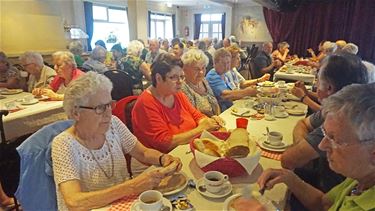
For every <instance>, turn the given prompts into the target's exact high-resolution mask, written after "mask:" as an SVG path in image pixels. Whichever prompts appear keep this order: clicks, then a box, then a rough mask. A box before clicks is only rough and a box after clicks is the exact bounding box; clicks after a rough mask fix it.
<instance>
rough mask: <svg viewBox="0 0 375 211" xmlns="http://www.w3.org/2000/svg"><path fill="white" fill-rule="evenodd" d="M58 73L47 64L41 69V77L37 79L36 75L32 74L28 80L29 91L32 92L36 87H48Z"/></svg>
mask: <svg viewBox="0 0 375 211" xmlns="http://www.w3.org/2000/svg"><path fill="white" fill-rule="evenodd" d="M55 75H56V71H55V70H54V69H52V68H50V67H48V66H46V65H44V66H43V68H42V70H41V71H40V78H39V80H37V79H36V78H35V76H34V75H30V77H29V80H28V81H27V91H28V92H32V91H33V89H35V88H48V85H49V84H50V83H51V82H52V80H53V79H54V77H55Z"/></svg>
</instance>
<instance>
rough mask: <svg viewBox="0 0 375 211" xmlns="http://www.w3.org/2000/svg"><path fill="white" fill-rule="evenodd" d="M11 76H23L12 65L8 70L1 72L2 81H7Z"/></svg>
mask: <svg viewBox="0 0 375 211" xmlns="http://www.w3.org/2000/svg"><path fill="white" fill-rule="evenodd" d="M9 78H17V79H20V78H21V76H20V71H19V70H18V69H17V68H16V67H14V66H12V65H10V66H9V68H8V70H7V71H5V72H0V82H7V81H8V79H9Z"/></svg>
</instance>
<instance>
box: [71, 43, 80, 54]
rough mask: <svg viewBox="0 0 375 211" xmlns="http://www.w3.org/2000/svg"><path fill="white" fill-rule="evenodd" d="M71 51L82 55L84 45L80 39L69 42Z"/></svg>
mask: <svg viewBox="0 0 375 211" xmlns="http://www.w3.org/2000/svg"><path fill="white" fill-rule="evenodd" d="M69 51H70V52H72V53H73V54H74V55H81V54H82V52H83V46H82V43H81V42H80V41H73V42H71V43H69Z"/></svg>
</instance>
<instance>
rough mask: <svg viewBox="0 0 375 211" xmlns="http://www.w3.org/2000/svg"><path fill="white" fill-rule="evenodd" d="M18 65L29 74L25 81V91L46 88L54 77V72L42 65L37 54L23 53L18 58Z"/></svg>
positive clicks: (41, 59)
mask: <svg viewBox="0 0 375 211" xmlns="http://www.w3.org/2000/svg"><path fill="white" fill-rule="evenodd" d="M19 60H20V64H21V66H22V67H23V69H24V70H26V72H28V73H30V77H29V80H28V81H27V91H28V92H32V91H33V89H35V88H48V86H49V84H50V83H51V82H52V80H53V79H54V77H55V75H56V71H55V70H54V69H52V68H50V67H48V66H47V65H44V63H43V57H42V55H40V53H37V52H30V51H28V52H25V53H24V54H23V55H21V56H20V58H19Z"/></svg>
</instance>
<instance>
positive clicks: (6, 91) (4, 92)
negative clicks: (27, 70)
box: [0, 89, 23, 95]
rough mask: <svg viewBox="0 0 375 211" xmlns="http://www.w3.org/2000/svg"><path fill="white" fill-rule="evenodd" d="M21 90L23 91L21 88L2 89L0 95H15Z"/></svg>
mask: <svg viewBox="0 0 375 211" xmlns="http://www.w3.org/2000/svg"><path fill="white" fill-rule="evenodd" d="M22 92H23V90H22V89H4V90H1V91H0V94H2V95H15V94H19V93H22Z"/></svg>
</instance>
